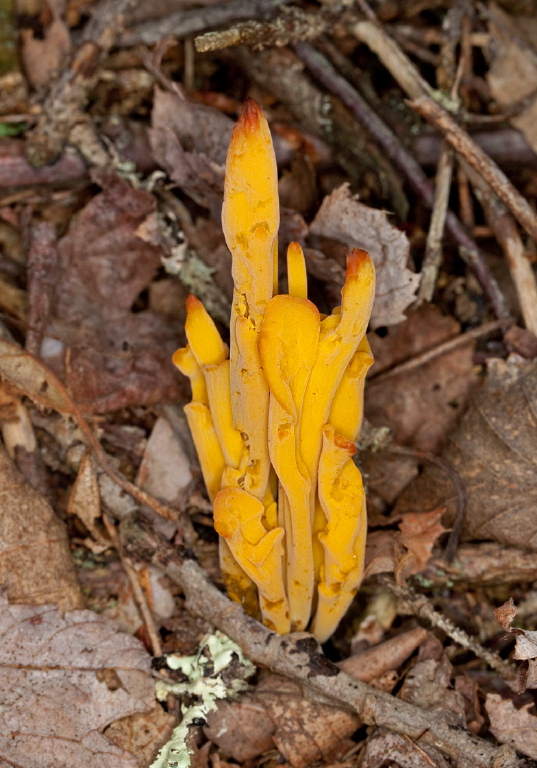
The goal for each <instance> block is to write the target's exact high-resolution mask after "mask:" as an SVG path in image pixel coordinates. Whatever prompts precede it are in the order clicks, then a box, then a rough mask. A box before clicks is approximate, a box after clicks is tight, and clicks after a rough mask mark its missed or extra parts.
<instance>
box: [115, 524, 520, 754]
mask: <svg viewBox="0 0 537 768" xmlns="http://www.w3.org/2000/svg"><path fill="white" fill-rule="evenodd" d="M122 534H123V539H124V542H125V547H126V548H127V550H128V551H129V552H130V554H131V555H132V556H135V555H138V556H139V557H140V556H141V557H143V558H151V560H152V562H153V563H154V564H155V565H158V566H159V567H161V568H163V570H164V571H165V573H166V574H167V575H168V576H169V577H170V578H171V579H172V580H173V581H175V582H176V583H177V584H180V585H181V588H182V590H183V592H184V594H185V597H186V604H187V607H188V609H189V610H190V611H191V613H193V614H194V615H196V616H202V617H203V618H205V619H207V620H208V621H209V622H211V624H213V625H214V626H216V627H217V628H218V629H220V630H221V631H222V632H224V633H225V634H226V635H228V637H230V638H231V639H232V640H234V641H235V642H236V643H238V644H239V645H240V647H241V648H242V649H243V651H244V652H245V653H246V655H247V656H248V657H249V658H250V659H251V660H252V661H253V662H255V663H256V664H259V665H261V666H264V667H268V668H269V669H271V670H272V671H274V672H276V673H278V674H282V675H285V676H286V677H290V678H291V679H293V680H299V681H300V682H301V684H302V686H303V687H304V689H305V690H306V691H308V692H310V694H313V695H317V697H318V696H319V695H321V696H322V697H323V698H326V697H327V698H328V699H329V700H330V701H332V702H333V703H334V705H335V706H340V707H346V708H349V709H350V710H352V711H353V712H356V713H357V714H358V716H359V717H360V719H361V720H362V722H363V723H365V724H366V725H374V726H376V727H377V728H378V727H385V728H388V729H390V730H392V731H395V732H396V733H400V734H403V735H404V736H407V737H410V738H412V739H414V740H416V741H418V742H421V743H422V744H431V745H434V746H435V747H436V748H437V749H439V750H440V751H441V752H443V753H444V754H445V755H447V756H449V757H450V758H451V759H452V760H453V762H454V764H456V765H472V767H473V768H492V766H493V765H500V764H501V765H507V764H508V763H507V762H503V763H500V760H502V759H503V760H505V761H507V760H508V759H510V762H509V768H515V767H516V768H518V767H520V768H522V765H523V763H522V761H520V760H517V757H516V753H515V752H514V750H512V751H510V752H509V751H508V750H506V747H505V745H504V746H502V747H500V748H498V747H497V746H495V745H493V744H490V743H489V742H487V741H485V740H484V739H480V738H479V737H477V736H473V735H472V734H469V733H468V732H467V731H465V730H462V729H459V728H453V726H452V725H451V724H450V723H448V722H447V720H446V719H445V718H444V717H443V716H442V715H441V714H439V713H438V712H428V711H426V710H423V709H421V708H419V707H416V706H414V705H412V704H409V703H408V702H405V701H401V700H400V699H397V698H396V697H395V696H391V695H390V694H388V693H385V692H384V691H379V690H377V689H375V688H372V687H370V686H369V685H367V684H366V683H363V682H362V681H360V680H356V679H355V678H352V677H350V676H349V675H347V674H346V673H345V672H342V671H341V670H340V669H339V668H338V667H337V666H336V665H335V664H333V663H332V662H331V661H329V660H328V659H327V658H326V657H325V656H323V654H322V653H321V650H320V648H319V646H318V645H317V643H316V641H315V640H314V638H313V637H312V636H311V635H309V634H307V633H305V632H298V633H295V634H291V635H276V634H275V633H274V632H271V631H270V630H269V629H268V628H267V627H264V626H263V625H262V624H259V623H258V622H257V621H256V620H255V619H252V618H251V617H250V616H247V615H246V614H245V613H244V611H243V610H242V608H241V606H240V605H239V604H238V603H232V602H231V601H230V600H229V599H228V598H227V597H226V596H225V595H223V594H222V593H221V592H219V591H218V589H217V588H216V587H215V586H214V584H212V583H211V581H210V580H209V578H208V576H207V574H206V573H205V571H204V570H203V569H202V568H201V567H200V566H199V565H198V564H197V563H196V562H195V561H194V560H192V559H189V558H188V557H187V556H185V553H183V552H181V551H180V550H179V549H178V548H174V547H172V546H171V545H170V544H169V543H168V542H167V541H166V540H165V539H163V537H161V536H159V535H158V534H157V533H156V532H155V531H154V529H153V528H152V526H151V524H149V523H148V522H146V521H141V520H139V519H138V520H133V519H132V518H130V519H128V520H125V522H124V523H123V524H122ZM506 752H508V754H506ZM495 761H497V762H495Z"/></svg>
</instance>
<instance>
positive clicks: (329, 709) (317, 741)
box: [256, 675, 360, 768]
mask: <svg viewBox="0 0 537 768" xmlns="http://www.w3.org/2000/svg"><path fill="white" fill-rule="evenodd" d="M256 695H257V696H258V698H259V701H260V702H262V703H263V705H264V707H265V709H266V711H267V712H268V713H269V715H270V717H271V719H272V721H273V722H274V725H275V727H276V730H275V733H274V736H273V740H274V743H275V745H276V747H277V748H278V750H279V751H280V752H281V754H282V755H283V757H284V758H285V759H286V760H287V761H288V762H289V763H290V764H291V765H292V766H293V768H304V767H305V766H307V765H309V764H310V763H313V762H317V761H318V760H323V761H326V760H329V761H330V760H331V759H333V757H334V755H333V752H334V750H335V749H336V748H338V747H340V746H341V744H342V742H343V743H345V740H346V739H348V738H349V737H350V736H351V735H352V734H353V732H354V731H355V730H356V729H357V728H358V727H359V725H360V720H359V719H358V716H357V715H355V714H353V713H351V712H348V711H346V710H344V709H338V708H336V707H334V706H329V705H325V704H318V703H314V702H310V701H307V700H306V699H304V697H303V696H302V689H301V687H300V685H299V684H298V683H295V682H293V681H292V680H287V679H286V678H284V677H279V676H278V675H271V676H270V677H268V678H266V679H265V680H263V681H262V682H261V683H260V684H259V685H258V686H257V689H256ZM351 744H352V743H351Z"/></svg>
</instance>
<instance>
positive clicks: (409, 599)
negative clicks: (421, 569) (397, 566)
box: [381, 577, 516, 680]
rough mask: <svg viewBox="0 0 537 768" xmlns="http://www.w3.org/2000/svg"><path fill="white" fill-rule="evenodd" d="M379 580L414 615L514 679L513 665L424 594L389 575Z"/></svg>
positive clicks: (506, 678) (505, 677)
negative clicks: (443, 612)
mask: <svg viewBox="0 0 537 768" xmlns="http://www.w3.org/2000/svg"><path fill="white" fill-rule="evenodd" d="M381 580H382V583H383V584H384V585H385V586H386V587H387V588H388V589H389V590H390V591H391V592H393V594H394V595H396V596H397V597H398V598H400V599H401V600H403V601H404V603H405V605H406V606H408V609H409V610H410V612H411V613H413V614H414V615H415V616H420V617H422V618H424V619H427V621H429V622H430V624H431V625H432V626H433V627H438V629H441V630H442V631H443V632H445V633H446V635H448V637H450V638H451V639H452V640H453V641H454V642H456V643H458V644H459V645H460V646H462V647H463V648H466V649H467V650H469V651H471V652H472V653H473V654H474V656H477V658H478V659H483V661H484V662H486V663H487V664H488V665H489V667H492V669H495V670H496V672H498V674H499V675H501V677H503V678H504V679H505V680H513V679H515V677H516V669H515V668H514V667H512V666H511V665H510V664H509V663H508V662H506V661H504V660H503V659H502V657H501V656H500V655H499V654H497V653H494V651H489V650H488V649H487V648H483V646H482V645H480V644H479V643H476V641H475V640H474V639H473V638H472V637H470V635H469V634H468V633H467V632H465V631H464V630H463V629H461V628H460V627H457V625H456V624H454V623H453V622H452V621H451V619H448V617H447V616H444V615H443V614H441V613H439V612H438V611H437V610H435V608H434V607H433V606H432V604H431V602H430V600H429V599H428V598H427V597H426V596H425V595H418V594H416V592H414V590H413V589H410V588H408V587H401V586H399V585H397V584H395V583H394V582H393V581H392V579H391V578H390V577H381Z"/></svg>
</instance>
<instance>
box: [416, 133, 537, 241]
mask: <svg viewBox="0 0 537 768" xmlns="http://www.w3.org/2000/svg"><path fill="white" fill-rule="evenodd" d="M472 138H473V140H474V141H475V142H476V144H478V145H479V146H480V147H481V149H482V150H483V151H484V152H486V153H487V155H489V156H490V157H492V158H493V159H494V161H495V162H496V163H498V165H514V166H521V165H524V166H530V167H532V168H534V167H535V165H536V164H537V155H536V154H535V152H534V151H533V150H532V148H531V147H530V145H529V144H528V142H527V141H526V139H525V138H524V136H523V135H522V134H521V133H520V131H517V130H515V129H514V128H501V129H498V130H497V131H494V130H480V131H476V132H475V133H472ZM443 141H444V140H443V139H442V138H441V137H440V136H438V135H437V134H435V133H432V132H431V133H424V134H422V135H421V136H416V138H415V139H414V140H413V142H412V145H411V146H412V153H413V155H414V156H415V158H416V160H417V161H418V163H419V164H420V165H436V164H437V163H438V158H439V157H440V147H441V146H442V144H443ZM461 218H463V217H461ZM463 221H464V223H465V224H466V225H467V223H466V221H465V220H464V218H463ZM467 226H468V225H467ZM469 229H470V232H471V231H472V229H471V228H469Z"/></svg>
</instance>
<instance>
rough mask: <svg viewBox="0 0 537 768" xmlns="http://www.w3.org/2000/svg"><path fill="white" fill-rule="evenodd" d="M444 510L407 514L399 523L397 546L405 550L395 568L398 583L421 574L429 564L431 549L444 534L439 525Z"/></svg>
mask: <svg viewBox="0 0 537 768" xmlns="http://www.w3.org/2000/svg"><path fill="white" fill-rule="evenodd" d="M443 514H444V508H443V507H441V508H440V509H433V510H432V511H431V512H407V514H405V515H403V516H402V517H401V521H400V523H399V529H400V531H401V533H400V534H399V544H400V545H401V546H403V547H405V549H406V550H407V553H408V554H406V555H403V557H402V558H401V559H400V560H399V562H398V563H397V566H396V568H395V576H396V579H397V581H398V582H401V581H403V582H404V581H405V580H406V579H408V578H409V576H412V575H413V574H415V573H421V571H423V570H424V569H425V566H426V565H427V563H428V562H429V559H430V557H431V554H432V551H433V547H434V545H435V544H436V541H437V539H438V537H439V536H441V535H442V534H443V533H444V532H445V530H446V529H445V528H444V526H443V525H441V523H440V518H441V517H442V515H443Z"/></svg>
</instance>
